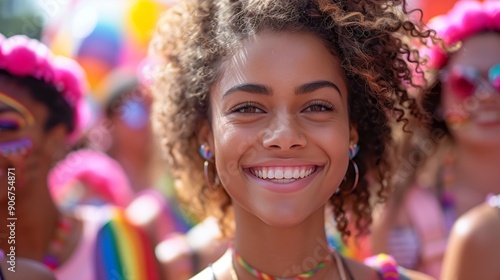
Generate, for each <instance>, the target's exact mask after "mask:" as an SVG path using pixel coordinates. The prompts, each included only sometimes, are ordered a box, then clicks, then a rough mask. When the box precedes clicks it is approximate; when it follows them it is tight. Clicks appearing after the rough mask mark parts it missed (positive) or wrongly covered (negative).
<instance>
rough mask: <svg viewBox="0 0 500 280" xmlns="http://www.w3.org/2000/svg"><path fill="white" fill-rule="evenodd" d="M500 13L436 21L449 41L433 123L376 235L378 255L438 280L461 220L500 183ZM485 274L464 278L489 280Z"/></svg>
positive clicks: (480, 8) (436, 70) (466, 13)
mask: <svg viewBox="0 0 500 280" xmlns="http://www.w3.org/2000/svg"><path fill="white" fill-rule="evenodd" d="M499 14H500V2H498V1H489V2H484V3H479V2H476V1H460V2H458V3H457V4H456V5H455V6H454V7H453V9H452V10H450V11H449V12H448V14H446V15H442V16H440V17H437V18H435V19H433V20H432V21H431V22H430V23H429V25H430V26H431V27H432V28H434V29H436V31H437V32H438V35H439V36H441V37H442V38H443V42H442V43H443V46H440V45H439V44H437V45H436V47H435V48H433V49H432V51H431V52H430V54H429V62H428V67H429V69H428V70H429V73H430V74H429V76H431V77H434V81H435V82H434V83H432V84H431V86H433V89H432V90H431V93H429V94H426V95H424V96H423V106H424V108H425V109H426V110H427V111H428V113H429V115H431V116H432V118H433V119H432V123H431V125H430V130H429V131H425V132H424V134H421V135H418V137H417V138H415V139H416V140H415V141H414V142H413V143H412V145H413V147H412V148H410V149H408V150H407V152H406V154H405V155H403V156H402V157H401V158H400V159H401V160H405V161H408V162H409V163H410V165H411V166H409V167H410V169H411V170H402V171H404V172H403V173H405V174H400V175H402V176H403V175H404V176H403V177H405V178H404V179H406V182H404V183H403V184H402V186H401V189H399V190H397V194H396V195H395V196H394V197H393V198H392V199H391V200H390V201H389V204H388V206H387V208H386V209H385V211H384V212H383V213H382V215H381V217H380V219H379V220H378V221H377V222H376V223H375V226H374V230H373V246H374V250H375V251H376V252H387V253H390V254H391V255H393V256H394V257H395V258H396V259H397V260H398V262H399V263H401V264H402V265H403V266H406V267H408V268H413V269H417V270H420V271H423V272H426V273H428V274H430V275H433V276H434V277H436V278H438V277H439V276H440V272H441V267H442V261H443V256H444V254H445V251H446V250H447V242H448V238H449V234H450V230H451V228H452V227H453V224H454V223H455V221H456V219H457V218H458V217H460V216H461V215H463V214H464V213H466V212H467V211H468V210H470V209H471V208H473V207H475V206H477V205H479V204H481V203H483V202H484V201H485V199H486V197H487V196H488V194H489V193H491V192H492V190H494V189H495V188H498V182H500V177H499V176H500V173H499V172H498V166H499V165H500V94H499V93H500V52H499V51H498V50H499V49H500V35H499V34H500V33H499V31H500V17H499V16H498V15H499ZM423 159H426V161H425V163H423V162H424V160H423ZM408 171H410V172H408ZM402 181H404V180H402ZM476 260H477V261H480V260H479V259H476ZM478 273H479V272H478ZM485 273H487V272H485ZM469 275H470V276H471V275H472V274H469ZM478 275H479V274H478ZM478 275H475V276H474V277H472V278H467V277H466V278H461V279H487V278H482V277H480V276H478ZM447 277H448V276H447ZM447 279H452V278H447ZM453 279H455V278H453ZM497 279H498V278H497Z"/></svg>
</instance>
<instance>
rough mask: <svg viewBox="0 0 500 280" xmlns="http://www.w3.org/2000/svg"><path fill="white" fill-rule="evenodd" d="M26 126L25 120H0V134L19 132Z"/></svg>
mask: <svg viewBox="0 0 500 280" xmlns="http://www.w3.org/2000/svg"><path fill="white" fill-rule="evenodd" d="M25 126H26V121H25V120H24V119H21V120H18V119H5V120H2V119H0V132H2V131H17V130H19V129H21V128H23V127H25Z"/></svg>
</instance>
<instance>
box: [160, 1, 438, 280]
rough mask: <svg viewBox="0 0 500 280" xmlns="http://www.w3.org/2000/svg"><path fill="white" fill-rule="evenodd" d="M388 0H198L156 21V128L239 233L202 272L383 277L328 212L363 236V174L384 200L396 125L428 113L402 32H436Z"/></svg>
mask: <svg viewBox="0 0 500 280" xmlns="http://www.w3.org/2000/svg"><path fill="white" fill-rule="evenodd" d="M391 3H393V4H394V5H395V6H391V5H387V4H384V5H382V4H380V3H379V2H377V1H362V2H357V1H344V2H342V4H339V3H337V2H333V1H302V0H295V1H293V0H290V1H196V0H192V1H186V2H184V3H182V4H181V5H180V6H179V7H177V8H175V9H172V10H170V11H169V12H168V13H167V15H165V16H164V17H163V18H162V19H161V20H160V22H159V25H158V26H159V28H158V31H157V33H156V35H155V37H154V39H153V41H152V44H151V50H152V54H153V55H154V56H155V57H161V58H163V59H164V61H165V63H164V64H163V65H159V66H158V69H157V70H158V71H157V73H156V74H157V75H156V79H155V84H154V87H153V92H154V94H155V100H154V105H153V114H154V116H153V118H154V128H155V130H156V132H157V134H158V135H159V137H160V138H161V143H163V148H164V149H165V154H166V156H167V159H168V160H169V164H170V166H171V167H172V171H173V174H174V175H175V176H177V178H178V179H179V181H178V189H179V192H180V194H181V195H183V197H184V198H185V199H186V201H188V202H189V206H190V208H191V209H192V210H193V211H194V212H197V213H198V214H200V215H201V217H202V218H203V217H206V216H207V215H213V216H216V217H218V218H219V220H220V222H221V223H220V225H221V228H222V230H223V231H225V233H234V240H233V244H232V245H231V246H230V248H229V249H228V251H227V253H226V254H225V255H224V256H223V257H222V258H221V259H220V260H219V261H217V262H216V263H214V265H213V266H211V267H210V268H208V269H206V270H204V271H202V272H201V273H200V274H199V275H197V276H196V277H195V279H215V278H216V279H255V278H258V279H279V278H278V276H279V277H288V278H287V279H304V278H311V279H332V278H333V279H339V277H340V279H348V278H350V279H353V278H355V279H376V278H377V273H376V271H375V270H372V269H370V268H369V267H367V266H364V265H363V264H360V263H357V262H354V261H351V260H346V259H344V258H342V257H340V255H339V254H338V253H336V252H334V251H332V250H331V249H330V248H329V247H328V245H326V244H327V241H326V236H325V207H326V206H327V205H329V204H331V205H333V212H334V218H335V220H336V221H337V227H338V229H339V231H340V232H341V233H342V234H343V235H344V236H347V235H349V233H350V232H349V230H348V224H350V223H351V222H353V223H354V225H355V228H356V230H357V231H358V232H361V233H364V232H365V231H366V230H367V227H368V226H369V224H370V222H371V205H370V193H371V192H372V190H371V188H370V187H369V185H368V176H369V175H368V174H369V173H370V174H372V176H373V177H374V178H375V179H377V180H379V182H380V185H381V188H382V189H381V191H380V192H376V191H375V192H374V193H377V194H379V197H378V198H380V199H384V198H385V196H384V193H385V191H386V190H387V188H388V186H387V184H385V183H384V182H387V181H388V179H389V172H390V165H389V162H388V157H389V154H388V151H386V148H387V146H388V145H390V143H391V137H390V135H391V128H390V127H389V125H388V123H390V122H391V121H393V120H397V121H402V122H406V121H407V120H408V118H409V116H408V115H407V113H405V111H408V112H411V113H412V115H413V117H416V118H421V117H422V116H421V114H420V113H419V110H418V107H417V105H416V103H415V101H414V100H413V99H412V98H410V97H409V96H408V95H407V93H406V90H405V88H404V85H405V84H406V85H411V84H413V83H412V71H411V67H410V66H409V65H408V64H407V61H408V60H409V61H411V63H412V64H413V66H412V67H418V66H419V65H420V62H419V61H418V60H415V59H413V57H418V56H414V55H415V54H416V51H414V50H411V49H410V48H409V46H408V45H406V44H403V43H402V41H401V38H402V37H401V36H406V35H408V36H409V37H411V36H414V39H422V38H425V37H428V36H429V32H428V31H425V30H423V29H420V28H419V27H418V26H417V25H415V24H413V23H412V22H410V21H407V20H406V19H405V18H400V16H401V14H400V13H399V12H396V11H397V10H399V9H400V8H401V7H402V8H403V9H402V10H403V11H405V10H406V9H405V8H404V7H405V5H406V4H405V2H404V1H394V2H391ZM409 39H411V38H409ZM410 54H411V55H410ZM408 56H409V57H411V58H410V59H408ZM404 81H406V83H404ZM198 151H199V152H200V155H198V154H197V152H198ZM348 216H349V218H352V220H351V221H348ZM386 260H388V259H386ZM388 267H390V266H388ZM384 273H385V274H387V275H389V274H393V273H396V274H397V270H396V268H394V267H392V270H391V269H389V270H385V271H382V272H380V275H381V276H383V277H384V278H385V277H386V276H387V275H384ZM290 277H292V278H290Z"/></svg>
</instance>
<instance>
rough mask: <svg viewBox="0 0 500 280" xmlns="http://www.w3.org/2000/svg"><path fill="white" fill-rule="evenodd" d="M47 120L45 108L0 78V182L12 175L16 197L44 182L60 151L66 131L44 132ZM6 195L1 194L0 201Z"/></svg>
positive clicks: (4, 181)
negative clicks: (57, 151)
mask: <svg viewBox="0 0 500 280" xmlns="http://www.w3.org/2000/svg"><path fill="white" fill-rule="evenodd" d="M47 118H48V109H47V107H46V106H45V105H43V104H41V103H39V102H36V101H35V100H33V99H32V98H31V96H30V93H29V92H28V90H27V89H26V88H24V87H21V86H19V85H17V84H14V83H12V82H10V80H9V79H8V78H0V147H1V149H2V151H1V152H0V181H1V182H3V184H7V179H8V177H9V176H10V177H14V176H13V174H15V180H14V183H13V186H14V187H15V190H13V192H15V193H16V194H19V193H20V192H22V191H25V189H26V188H27V187H32V186H38V185H40V183H39V182H45V181H46V176H47V173H48V170H49V169H50V167H51V166H52V163H53V159H54V153H55V152H56V150H57V149H64V145H63V144H64V139H65V136H66V134H65V132H66V130H65V129H61V126H58V127H56V128H54V129H52V130H51V131H50V132H46V131H45V130H44V126H45V123H46V121H47ZM9 168H12V169H10V170H9ZM8 171H11V172H13V173H10V174H9V173H8ZM42 185H43V186H45V184H42ZM30 189H31V188H30ZM4 190H5V189H4ZM30 192H31V191H30ZM31 193H32V192H31ZM6 195H7V192H6V191H5V192H2V194H1V195H0V200H3V199H4V198H5V197H6ZM19 197H20V196H16V199H17V198H19Z"/></svg>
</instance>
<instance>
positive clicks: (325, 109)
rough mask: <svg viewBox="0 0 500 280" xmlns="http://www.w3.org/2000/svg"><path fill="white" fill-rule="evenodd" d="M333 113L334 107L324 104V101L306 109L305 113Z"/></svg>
mask: <svg viewBox="0 0 500 280" xmlns="http://www.w3.org/2000/svg"><path fill="white" fill-rule="evenodd" d="M330 111H333V105H332V104H330V103H328V102H324V101H317V102H314V103H313V104H311V105H309V106H308V107H307V108H306V109H304V112H315V113H316V112H330Z"/></svg>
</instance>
